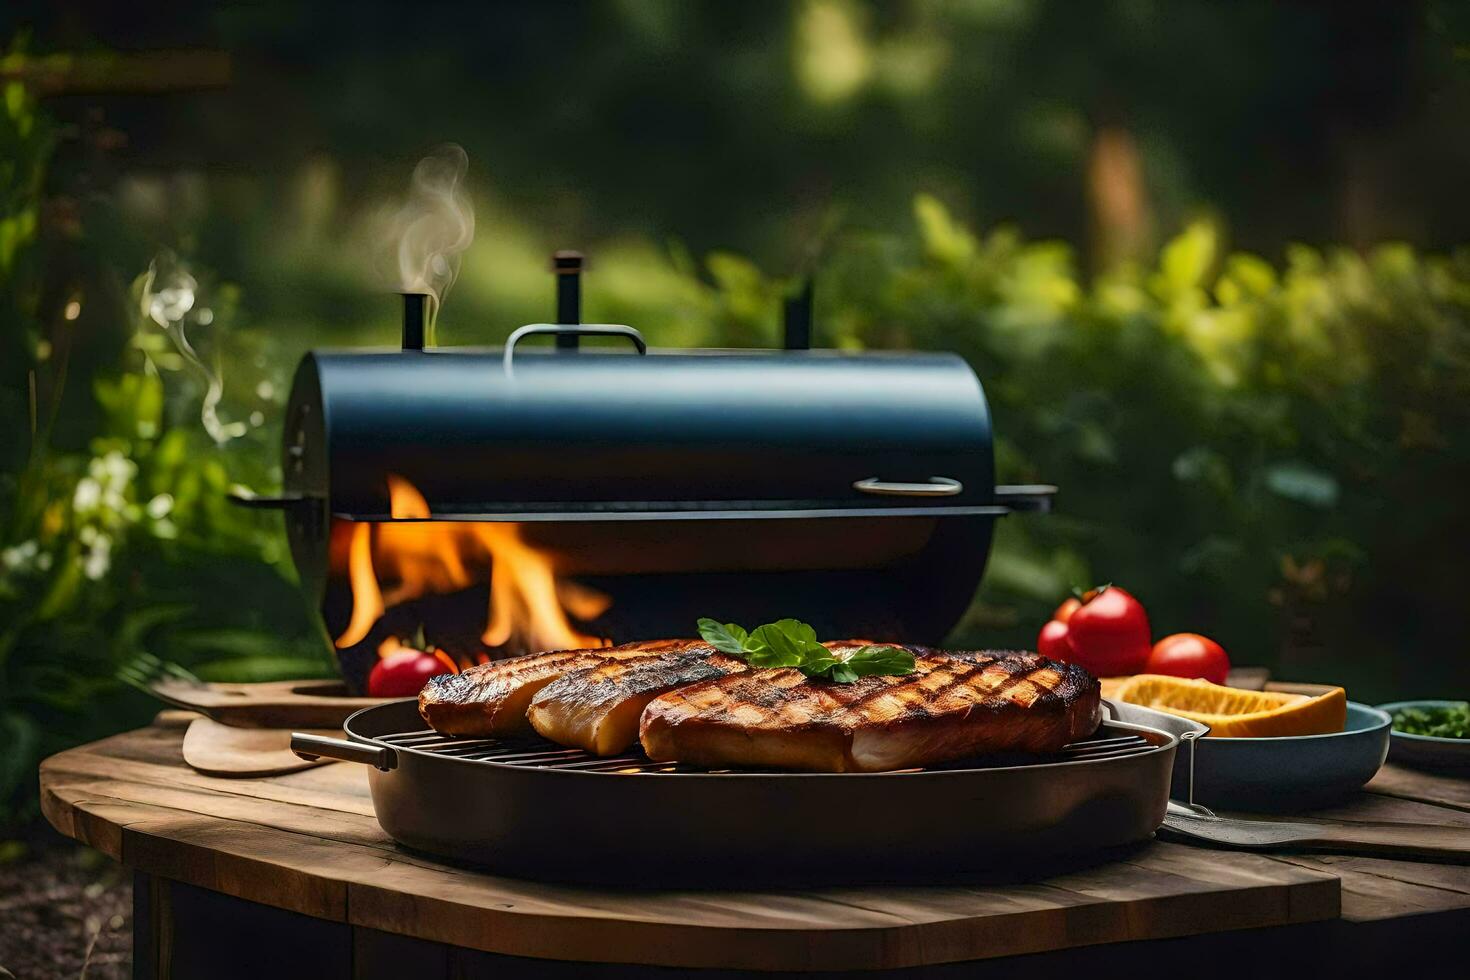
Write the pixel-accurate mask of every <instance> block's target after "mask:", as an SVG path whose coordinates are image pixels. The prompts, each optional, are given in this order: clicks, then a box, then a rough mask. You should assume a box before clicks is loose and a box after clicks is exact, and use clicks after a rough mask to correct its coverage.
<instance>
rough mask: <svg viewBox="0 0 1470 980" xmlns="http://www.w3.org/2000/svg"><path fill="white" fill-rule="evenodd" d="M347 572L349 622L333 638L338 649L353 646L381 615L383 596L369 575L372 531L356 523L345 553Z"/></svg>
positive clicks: (370, 574)
mask: <svg viewBox="0 0 1470 980" xmlns="http://www.w3.org/2000/svg"><path fill="white" fill-rule="evenodd" d="M347 571H348V575H349V577H350V579H351V581H352V619H351V620H350V621H348V623H347V629H345V630H343V631H342V635H341V636H339V637H337V646H338V647H350V646H356V645H357V644H359V643H361V642H362V641H363V640H364V639H365V638H366V637H367V635H368V630H370V629H372V628H373V624H374V623H376V622H377V621H378V620H379V618H381V617H382V615H383V593H382V590H380V589H379V588H378V576H377V575H376V574H374V572H373V529H372V528H371V527H370V526H369V525H367V524H359V525H357V526H356V527H354V528H353V529H352V545H351V547H350V548H349V549H348V552H347Z"/></svg>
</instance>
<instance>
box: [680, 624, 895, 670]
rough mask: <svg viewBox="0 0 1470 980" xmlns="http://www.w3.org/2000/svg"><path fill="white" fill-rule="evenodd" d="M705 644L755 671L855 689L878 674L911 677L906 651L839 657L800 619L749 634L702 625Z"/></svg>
mask: <svg viewBox="0 0 1470 980" xmlns="http://www.w3.org/2000/svg"><path fill="white" fill-rule="evenodd" d="M699 635H700V636H702V637H704V639H705V642H707V643H708V644H709V645H710V646H712V647H714V648H715V649H716V650H719V651H720V652H721V653H728V654H729V655H730V656H732V657H739V658H740V659H741V660H744V661H745V662H746V663H748V664H750V665H751V666H752V667H795V668H796V669H797V670H799V671H801V672H802V673H803V674H805V675H806V676H808V677H822V678H825V679H827V680H829V681H836V682H837V683H839V684H851V683H852V682H853V681H855V680H857V679H858V678H859V677H868V676H871V675H874V674H895V675H896V674H911V673H913V672H914V655H913V654H911V653H909V652H908V651H907V650H905V649H903V648H902V647H892V646H877V645H870V646H865V647H858V648H857V649H856V650H844V651H841V652H834V651H832V650H828V649H827V648H826V647H824V646H822V644H821V643H819V642H817V631H816V630H814V629H812V628H811V627H810V626H808V625H807V624H806V623H803V622H801V621H800V620H796V619H783V620H780V621H779V622H775V623H767V624H766V625H764V626H760V627H757V628H756V629H754V630H751V631H750V632H748V633H747V632H746V631H745V630H744V629H743V628H741V627H739V626H736V625H735V624H734V623H717V622H715V621H714V620H713V619H701V620H700V621H699Z"/></svg>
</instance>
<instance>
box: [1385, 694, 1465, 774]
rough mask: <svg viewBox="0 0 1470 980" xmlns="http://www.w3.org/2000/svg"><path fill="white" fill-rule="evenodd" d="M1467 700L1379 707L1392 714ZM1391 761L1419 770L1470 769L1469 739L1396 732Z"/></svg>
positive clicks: (1398, 703) (1402, 702) (1390, 756)
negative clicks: (1407, 709)
mask: <svg viewBox="0 0 1470 980" xmlns="http://www.w3.org/2000/svg"><path fill="white" fill-rule="evenodd" d="M1464 703H1465V702H1464V701H1394V702H1392V703H1390V704H1380V705H1379V706H1378V707H1379V710H1381V711H1386V712H1388V713H1389V715H1390V716H1391V715H1393V713H1394V712H1396V711H1402V710H1404V709H1405V708H1451V707H1454V706H1455V705H1459V704H1464ZM1388 757H1389V759H1391V760H1392V761H1394V762H1396V763H1398V764H1400V765H1405V766H1413V767H1414V768H1416V769H1467V768H1470V738H1440V737H1438V736H1435V735H1411V734H1410V733H1408V732H1399V731H1395V732H1394V733H1393V739H1392V741H1391V742H1390V743H1389V746H1388Z"/></svg>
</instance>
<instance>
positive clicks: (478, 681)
mask: <svg viewBox="0 0 1470 980" xmlns="http://www.w3.org/2000/svg"><path fill="white" fill-rule="evenodd" d="M703 646H705V644H704V642H703V641H702V640H657V641H650V642H644V643H627V644H624V645H623V646H618V647H600V648H597V649H592V650H556V651H553V652H551V653H532V654H528V655H526V656H524V657H512V658H511V659H509V660H496V661H492V662H491V663H488V664H480V665H479V666H476V667H470V668H469V669H468V670H465V671H464V672H463V673H460V674H441V675H439V676H438V677H433V678H430V679H429V682H428V684H426V685H425V686H424V689H423V691H421V692H420V693H419V714H421V715H423V717H424V721H425V722H427V723H428V725H429V727H430V728H432V729H434V730H435V731H437V732H443V733H444V734H446V735H513V734H518V733H528V732H530V731H531V726H530V723H529V722H527V721H526V708H527V707H528V706H529V705H530V703H531V698H532V696H534V695H535V694H536V692H537V691H539V690H541V689H542V688H543V687H545V686H546V685H547V684H550V683H551V682H552V681H554V680H556V679H557V678H558V677H561V676H562V675H563V674H565V673H567V672H569V671H573V670H579V669H582V668H585V667H595V666H597V665H598V664H601V663H606V662H608V661H616V660H622V659H627V658H630V657H646V656H648V655H649V654H653V653H668V652H673V651H676V650H681V649H685V648H690V647H703Z"/></svg>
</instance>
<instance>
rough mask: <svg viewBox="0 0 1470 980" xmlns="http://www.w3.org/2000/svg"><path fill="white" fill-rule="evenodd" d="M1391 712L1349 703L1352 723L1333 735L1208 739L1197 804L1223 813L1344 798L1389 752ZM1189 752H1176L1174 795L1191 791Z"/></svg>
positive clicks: (1200, 753)
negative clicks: (1223, 811) (1225, 811)
mask: <svg viewBox="0 0 1470 980" xmlns="http://www.w3.org/2000/svg"><path fill="white" fill-rule="evenodd" d="M1390 724H1391V721H1390V719H1389V717H1388V713H1387V712H1385V711H1381V710H1379V709H1378V708H1370V707H1369V706H1368V705H1366V704H1358V703H1357V702H1356V701H1349V702H1348V704H1347V723H1346V724H1345V725H1344V726H1343V730H1342V731H1340V732H1331V733H1329V734H1326V735H1288V736H1282V737H1278V738H1201V739H1198V740H1197V741H1196V742H1195V743H1194V745H1195V750H1194V752H1195V755H1194V802H1196V803H1203V804H1204V805H1205V806H1207V807H1210V808H1211V809H1220V810H1275V811H1282V810H1309V809H1312V808H1314V807H1319V806H1326V805H1328V804H1330V803H1334V802H1337V801H1338V800H1341V799H1342V798H1343V797H1345V796H1347V795H1349V794H1350V793H1352V792H1353V791H1354V790H1357V789H1358V788H1360V787H1361V786H1362V785H1363V784H1364V783H1366V782H1367V781H1368V780H1370V779H1372V778H1373V774H1374V773H1376V772H1377V771H1378V768H1379V767H1380V766H1382V765H1383V759H1384V757H1385V756H1387V755H1388V731H1389V726H1390ZM1188 787H1189V749H1188V746H1183V745H1182V746H1180V748H1179V752H1178V754H1177V755H1175V757H1174V783H1173V789H1172V793H1171V795H1172V796H1173V797H1174V798H1175V799H1178V800H1183V799H1185V797H1186V794H1187V793H1188V792H1189V789H1188Z"/></svg>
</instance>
